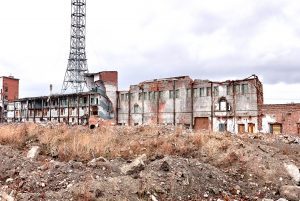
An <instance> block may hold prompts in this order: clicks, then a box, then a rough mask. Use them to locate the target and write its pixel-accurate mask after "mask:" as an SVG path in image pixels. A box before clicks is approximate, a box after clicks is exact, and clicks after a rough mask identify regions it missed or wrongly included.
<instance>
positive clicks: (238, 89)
mask: <svg viewBox="0 0 300 201" xmlns="http://www.w3.org/2000/svg"><path fill="white" fill-rule="evenodd" d="M235 93H236V94H239V93H240V85H239V84H238V85H235Z"/></svg>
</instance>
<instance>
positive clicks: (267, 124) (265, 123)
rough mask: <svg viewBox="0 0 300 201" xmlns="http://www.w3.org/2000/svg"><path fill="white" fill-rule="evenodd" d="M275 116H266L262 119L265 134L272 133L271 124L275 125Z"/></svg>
mask: <svg viewBox="0 0 300 201" xmlns="http://www.w3.org/2000/svg"><path fill="white" fill-rule="evenodd" d="M275 122H276V118H275V115H266V116H265V117H263V118H262V131H261V132H263V133H270V123H275Z"/></svg>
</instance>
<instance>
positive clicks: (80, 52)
mask: <svg viewBox="0 0 300 201" xmlns="http://www.w3.org/2000/svg"><path fill="white" fill-rule="evenodd" d="M71 1H72V4H71V7H72V9H71V13H72V14H71V41H70V55H69V60H68V67H67V71H66V73H65V78H64V82H63V86H62V93H65V92H66V91H67V90H68V89H71V90H72V92H76V93H78V92H82V91H83V90H84V88H85V87H86V80H85V77H84V74H85V73H88V67H87V59H86V52H85V34H86V0H71Z"/></svg>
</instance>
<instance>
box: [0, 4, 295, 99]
mask: <svg viewBox="0 0 300 201" xmlns="http://www.w3.org/2000/svg"><path fill="white" fill-rule="evenodd" d="M70 2H71V0H63V1H62V0H51V1H45V0H26V1H24V0H9V1H8V0H0V5H1V7H0V75H13V76H15V77H17V78H19V79H20V96H21V97H26V96H39V95H47V94H48V93H49V84H50V83H52V84H53V85H54V91H55V92H59V91H60V89H61V85H62V82H63V78H64V73H65V70H66V68H67V59H68V54H69V44H70V40H69V37H70V35H69V34H70V20H71V19H70V12H71V6H70ZM87 59H88V67H89V71H90V72H98V71H103V70H117V71H119V86H120V89H128V87H129V85H130V84H137V83H139V82H141V81H143V80H149V79H154V78H162V77H170V76H179V75H190V76H191V77H192V78H198V79H210V80H216V81H219V80H220V81H221V80H227V79H235V78H237V79H242V78H246V77H248V76H250V75H252V74H257V75H258V76H259V78H260V79H261V80H262V81H263V83H264V91H265V102H266V103H286V102H300V1H299V0H276V1H274V0H186V1H182V0H126V1H124V0H109V1H104V0H87Z"/></svg>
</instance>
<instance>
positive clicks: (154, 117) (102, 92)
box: [1, 71, 300, 135]
mask: <svg viewBox="0 0 300 201" xmlns="http://www.w3.org/2000/svg"><path fill="white" fill-rule="evenodd" d="M85 76H86V79H87V84H88V86H89V88H90V89H91V91H89V92H82V93H76V94H50V95H49V96H43V97H32V98H22V99H17V96H15V97H14V99H11V100H10V101H6V102H7V104H6V108H5V109H4V110H3V111H2V113H1V114H2V116H4V119H5V121H7V122H25V121H31V122H42V121H52V122H65V123H69V124H86V123H87V122H88V119H89V118H90V117H91V116H96V117H100V118H102V119H110V120H113V121H114V122H115V123H116V124H118V125H131V126H135V125H143V124H164V125H183V126H185V127H187V128H193V129H195V130H209V131H214V132H231V133H244V132H249V133H258V132H263V133H274V134H280V133H286V134H295V135H298V134H300V104H285V105H274V104H273V105H266V104H264V97H263V85H262V83H261V82H260V80H259V79H258V77H257V76H255V75H253V76H251V77H249V78H246V79H241V80H228V81H222V82H215V81H209V80H198V79H196V80H193V79H191V78H190V77H189V76H180V77H172V78H165V79H155V80H150V81H144V82H142V83H140V84H137V85H132V86H130V88H129V90H128V91H119V90H118V73H117V72H116V71H105V72H99V73H91V74H86V75H85Z"/></svg>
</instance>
